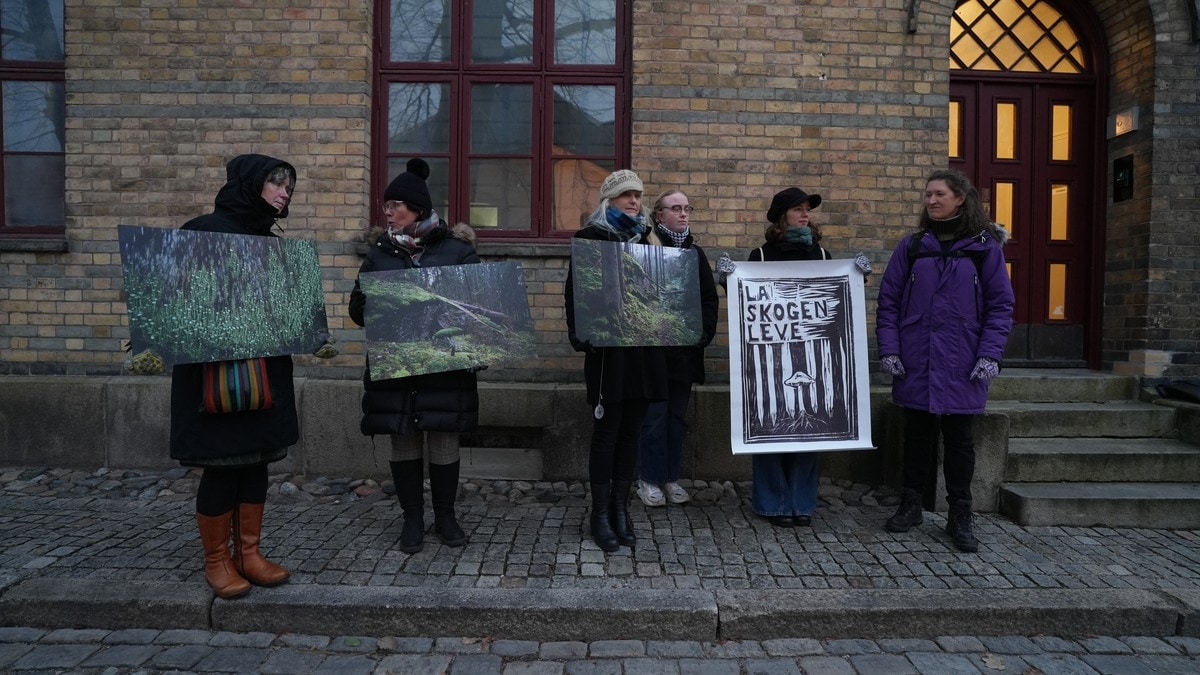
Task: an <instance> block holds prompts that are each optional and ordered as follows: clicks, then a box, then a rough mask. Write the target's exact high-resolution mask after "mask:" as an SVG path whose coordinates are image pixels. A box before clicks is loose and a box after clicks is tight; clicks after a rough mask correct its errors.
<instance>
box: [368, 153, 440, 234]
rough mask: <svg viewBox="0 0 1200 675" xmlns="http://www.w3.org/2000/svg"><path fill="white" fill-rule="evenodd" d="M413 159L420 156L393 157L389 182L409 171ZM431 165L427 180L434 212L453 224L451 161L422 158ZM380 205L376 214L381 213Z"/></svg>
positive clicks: (437, 158)
mask: <svg viewBox="0 0 1200 675" xmlns="http://www.w3.org/2000/svg"><path fill="white" fill-rule="evenodd" d="M412 157H420V155H413V156H411V157H410V156H405V157H393V158H391V159H389V160H388V175H387V179H388V182H391V180H392V179H393V178H395V177H396V176H399V175H400V174H402V173H404V172H405V171H406V170H407V167H406V165H407V164H408V160H410V159H412ZM421 159H423V160H425V161H426V162H427V163H428V164H429V178H427V179H426V180H425V185H426V187H428V188H429V198H430V200H432V201H433V210H434V211H437V212H438V215H439V216H441V218H442V220H444V221H446V222H447V223H453V222H454V218H455V215H454V214H452V213H450V206H449V201H450V160H449V159H446V158H445V157H421ZM379 212H380V209H379V207H378V205H377V206H376V208H375V213H379Z"/></svg>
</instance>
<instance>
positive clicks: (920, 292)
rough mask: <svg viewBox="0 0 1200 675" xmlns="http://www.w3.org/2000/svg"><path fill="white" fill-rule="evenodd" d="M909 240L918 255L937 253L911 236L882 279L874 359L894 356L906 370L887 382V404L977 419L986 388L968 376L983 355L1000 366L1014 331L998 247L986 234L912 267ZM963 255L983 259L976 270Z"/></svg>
mask: <svg viewBox="0 0 1200 675" xmlns="http://www.w3.org/2000/svg"><path fill="white" fill-rule="evenodd" d="M1001 232H1003V231H1001ZM912 237H921V243H920V247H919V250H920V251H924V252H933V253H936V252H939V251H942V250H943V249H942V243H941V242H939V241H938V239H937V237H935V236H934V235H933V234H932V233H930V232H928V231H925V230H923V231H921V232H917V233H915V234H910V235H908V236H907V237H904V238H903V239H901V240H900V243H899V244H898V245H897V246H896V250H895V251H894V252H893V253H892V258H891V261H890V262H889V264H888V266H887V269H886V270H885V271H884V273H883V280H882V281H881V282H880V285H879V302H878V309H877V314H876V321H875V337H876V339H877V342H878V345H879V356H880V358H882V357H884V356H887V355H889V354H896V355H898V356H899V357H900V361H901V363H903V364H904V369H905V371H906V375H905V376H904V377H893V378H892V400H894V401H895V402H896V404H897V405H901V406H904V407H905V408H913V409H915V410H925V411H928V412H931V413H934V414H952V415H972V414H977V413H981V412H983V410H984V407H985V406H986V405H987V394H988V382H987V381H985V380H979V379H976V380H972V379H971V371H972V370H973V369H974V367H975V362H976V360H978V359H979V358H980V357H983V356H986V357H989V358H992V359H995V360H996V361H997V362H999V361H1000V360H1001V358H1002V357H1003V356H1004V347H1005V345H1006V344H1007V342H1008V333H1009V331H1010V330H1012V310H1013V290H1012V283H1011V282H1010V281H1009V278H1008V270H1007V267H1006V266H1005V262H1004V252H1003V250H1002V248H1001V247H1002V246H1003V243H1002V242H999V241H996V239H995V238H994V237H993V236H992V235H991V234H990V233H988V232H987V231H984V232H980V233H979V234H976V235H974V236H973V237H970V238H963V239H959V240H957V241H955V242H954V243H953V244H952V245H951V246H950V248H949V249H947V250H946V251H945V253H947V254H948V255H945V256H941V255H934V256H931V257H920V256H917V257H915V258H914V260H913V262H912V264H911V266H910V264H909V252H908V246H909V241H910V240H911V239H912ZM968 250H975V251H984V252H985V253H984V255H983V258H982V260H981V261H980V264H979V266H978V268H977V267H976V262H975V260H973V259H972V258H971V256H970V255H966V254H965V251H968ZM955 251H964V254H963V255H962V256H961V257H958V256H957V255H956V254H955V253H954V252H955Z"/></svg>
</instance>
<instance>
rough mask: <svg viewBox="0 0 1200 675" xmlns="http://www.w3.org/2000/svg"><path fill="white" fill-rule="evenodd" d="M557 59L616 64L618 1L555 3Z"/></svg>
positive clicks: (560, 61) (565, 0)
mask: <svg viewBox="0 0 1200 675" xmlns="http://www.w3.org/2000/svg"><path fill="white" fill-rule="evenodd" d="M554 62H555V63H562V64H579V63H589V64H590V63H595V64H604V65H611V64H614V63H616V62H617V3H616V0H603V1H600V0H557V1H556V2H555V3H554Z"/></svg>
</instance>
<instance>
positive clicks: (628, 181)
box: [600, 169, 645, 199]
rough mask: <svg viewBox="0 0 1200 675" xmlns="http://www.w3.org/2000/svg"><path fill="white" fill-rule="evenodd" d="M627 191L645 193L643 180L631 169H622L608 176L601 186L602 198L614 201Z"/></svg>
mask: <svg viewBox="0 0 1200 675" xmlns="http://www.w3.org/2000/svg"><path fill="white" fill-rule="evenodd" d="M627 190H637V191H638V192H644V191H645V189H644V188H643V187H642V179H641V178H638V175H637V174H636V173H634V172H632V171H630V170H629V169H620V170H617V171H614V172H612V173H610V174H608V178H605V179H604V182H603V183H601V184H600V198H601V199H612V198H613V197H616V196H618V195H620V194H621V193H622V192H625V191H627Z"/></svg>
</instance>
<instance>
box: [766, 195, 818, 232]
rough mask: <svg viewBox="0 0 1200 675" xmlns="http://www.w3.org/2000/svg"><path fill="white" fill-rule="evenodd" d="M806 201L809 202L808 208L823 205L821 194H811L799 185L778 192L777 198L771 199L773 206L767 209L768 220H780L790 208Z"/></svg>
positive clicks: (772, 221)
mask: <svg viewBox="0 0 1200 675" xmlns="http://www.w3.org/2000/svg"><path fill="white" fill-rule="evenodd" d="M804 202H808V208H810V209H815V208H817V207H818V206H820V205H821V195H810V194H808V193H807V192H805V191H804V190H801V189H800V188H797V187H790V188H787V189H786V190H780V191H779V192H776V193H775V198H774V199H772V200H771V208H769V209H767V222H771V223H774V222H776V221H778V220H779V218H780V216H782V215H783V214H784V213H787V210H788V209H790V208H792V207H793V206H800V205H801V204H803V203H804Z"/></svg>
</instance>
